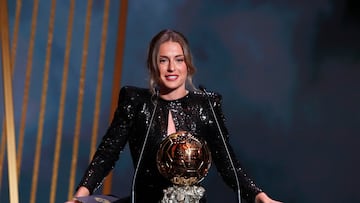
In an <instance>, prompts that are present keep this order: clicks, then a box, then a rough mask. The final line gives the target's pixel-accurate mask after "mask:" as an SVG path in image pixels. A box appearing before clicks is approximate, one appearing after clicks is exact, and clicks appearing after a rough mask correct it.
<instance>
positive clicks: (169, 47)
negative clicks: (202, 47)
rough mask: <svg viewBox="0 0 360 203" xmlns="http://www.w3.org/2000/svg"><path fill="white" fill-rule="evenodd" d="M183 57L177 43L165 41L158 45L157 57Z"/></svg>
mask: <svg viewBox="0 0 360 203" xmlns="http://www.w3.org/2000/svg"><path fill="white" fill-rule="evenodd" d="M173 54H176V55H183V49H182V47H181V45H180V44H179V43H178V42H173V41H167V42H164V43H162V44H161V45H160V47H159V55H173Z"/></svg>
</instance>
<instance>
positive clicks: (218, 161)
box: [70, 30, 278, 203]
mask: <svg viewBox="0 0 360 203" xmlns="http://www.w3.org/2000/svg"><path fill="white" fill-rule="evenodd" d="M147 67H148V70H149V74H150V88H149V89H142V88H137V87H130V86H126V87H123V88H121V91H120V95H119V100H118V106H117V109H116V111H115V114H114V118H113V121H112V123H111V125H110V126H109V128H108V130H107V132H106V134H105V135H104V137H103V139H102V142H101V143H100V145H99V146H98V149H97V151H96V153H95V155H94V157H93V160H92V162H91V163H90V165H89V167H88V169H87V171H86V172H85V174H84V176H83V178H82V180H81V182H80V184H79V186H78V188H77V191H76V193H75V197H80V196H88V195H90V194H92V193H93V192H94V191H95V190H96V189H97V188H98V187H99V186H100V185H101V183H102V181H103V179H104V177H105V176H106V175H107V174H108V173H109V172H110V170H112V169H113V168H114V165H115V162H116V161H117V160H118V158H119V153H120V152H121V151H122V150H123V149H124V147H125V145H126V143H129V147H130V152H131V156H132V159H133V164H134V167H135V176H134V177H135V178H134V182H133V195H132V197H133V198H134V199H133V201H134V202H150V203H152V202H159V201H160V200H161V199H162V198H163V195H164V194H163V190H164V189H166V188H168V187H169V186H171V185H172V183H171V182H170V181H169V180H167V179H166V178H164V177H163V176H162V175H161V174H160V172H159V171H158V169H157V163H156V153H157V150H158V149H159V146H160V143H161V141H162V140H164V139H165V138H166V137H167V136H168V135H170V134H173V133H175V132H178V131H187V132H189V133H191V134H192V135H193V136H195V137H197V138H199V139H203V140H205V141H206V142H207V144H208V147H209V149H210V152H211V156H212V160H213V162H214V164H215V165H216V168H217V170H218V172H219V173H220V174H221V176H222V178H223V180H224V181H225V182H226V183H227V185H229V186H230V187H232V188H233V189H234V190H235V191H236V190H238V191H241V196H242V197H243V198H244V199H246V200H247V201H248V202H249V203H250V202H255V203H278V201H275V200H272V199H271V198H269V197H268V196H267V195H266V194H265V193H264V192H263V191H262V190H261V189H259V188H258V187H257V186H256V185H255V184H254V182H253V181H252V180H251V179H250V178H249V177H248V176H247V175H246V173H245V171H244V170H243V169H242V167H241V165H240V163H239V161H238V160H236V157H235V154H234V152H233V151H232V149H231V146H230V145H229V142H228V132H227V129H226V127H225V123H224V120H225V119H224V116H223V113H222V109H221V96H220V95H219V94H216V93H207V92H206V91H199V90H196V88H194V86H193V83H192V76H193V75H194V73H195V67H194V65H193V63H192V57H191V53H190V49H189V45H188V42H187V40H186V38H185V37H184V36H183V35H182V34H181V33H179V32H177V31H173V30H163V31H161V32H159V33H158V34H157V35H156V36H155V37H154V38H153V39H152V41H151V42H150V46H149V50H148V59H147ZM210 104H211V105H212V106H210ZM214 115H216V117H215V116H214ZM217 118H218V119H217ZM220 129H221V130H220ZM224 135H225V139H222V138H223V136H224ZM144 143H145V144H144ZM225 143H226V145H225ZM229 155H230V157H229ZM233 168H236V172H237V173H236V175H235V174H234V170H233ZM238 186H240V187H238ZM239 188H240V190H239ZM202 201H205V198H203V199H202ZM70 202H72V201H70Z"/></svg>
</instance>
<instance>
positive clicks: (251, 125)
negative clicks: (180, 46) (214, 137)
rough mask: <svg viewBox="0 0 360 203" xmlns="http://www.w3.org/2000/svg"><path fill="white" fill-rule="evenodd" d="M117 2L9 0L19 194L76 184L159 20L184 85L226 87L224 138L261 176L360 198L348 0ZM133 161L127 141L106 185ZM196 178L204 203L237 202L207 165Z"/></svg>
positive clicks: (3, 193) (332, 199) (300, 197)
mask: <svg viewBox="0 0 360 203" xmlns="http://www.w3.org/2000/svg"><path fill="white" fill-rule="evenodd" d="M124 2H126V1H120V0H119V1H116V0H112V1H111V0H106V1H105V0H104V1H90V0H89V1H69V0H61V1H55V0H53V1H37V0H32V1H30V0H28V1H20V0H17V1H8V10H9V20H10V22H9V25H10V36H11V42H10V43H11V45H12V46H11V48H12V53H13V55H12V59H11V60H12V63H13V71H14V73H13V75H14V76H13V78H14V79H13V94H14V110H15V115H14V116H15V127H16V128H15V131H16V141H17V149H16V150H17V152H18V154H17V156H18V157H17V160H18V166H19V165H20V166H19V167H20V168H19V170H18V173H19V199H20V202H22V203H24V202H31V203H35V202H44V203H45V202H59V203H61V202H64V201H66V200H67V199H68V197H69V195H71V194H72V193H73V192H74V191H73V190H74V187H76V184H77V183H78V181H79V180H80V178H81V176H82V175H83V172H84V170H85V169H86V167H87V164H88V162H89V158H90V155H91V154H92V153H93V151H92V150H93V149H94V147H95V146H96V145H97V144H98V142H99V140H100V139H101V136H102V135H103V134H104V133H105V131H106V128H107V126H108V124H109V122H110V118H111V117H112V114H113V112H112V101H113V100H112V97H113V94H114V93H113V89H114V87H115V89H116V88H119V87H120V86H123V85H136V86H143V87H146V86H147V73H146V69H145V58H146V51H147V45H148V42H149V40H150V39H151V37H152V36H153V35H154V34H156V33H157V32H158V31H160V30H162V29H164V28H171V29H175V30H179V31H181V32H182V33H184V34H185V35H186V36H187V37H188V40H189V42H190V46H191V47H192V51H193V53H192V54H193V57H194V60H195V65H196V66H197V75H196V76H195V78H194V82H195V84H196V85H199V84H202V85H204V86H205V87H206V88H207V89H208V90H211V91H216V92H219V93H221V94H222V95H223V108H224V113H225V116H226V119H227V127H228V129H229V132H230V140H231V143H232V144H233V147H234V150H235V152H236V154H237V157H238V158H239V159H240V160H241V162H242V164H243V166H244V168H245V169H246V170H247V171H248V173H249V174H250V176H251V177H252V178H253V179H254V181H255V182H256V183H257V184H258V186H259V187H261V188H262V189H263V190H264V191H266V192H267V193H268V194H269V195H270V196H272V197H273V198H275V199H279V200H282V201H284V202H289V203H312V202H314V203H317V202H328V203H338V202H359V201H360V196H359V195H358V191H357V190H358V189H359V188H360V181H359V180H360V176H359V172H358V171H360V164H359V162H360V159H359V156H358V154H359V153H360V150H359V146H358V145H359V143H360V137H359V135H360V105H359V104H360V82H359V76H360V40H359V36H360V10H359V3H358V1H357V0H346V1H344V0H333V1H330V0H313V1H311V3H309V2H308V1H301V0H278V1H259V0H258V1H255V0H252V1H251V0H241V1H207V2H203V1H186V0H184V1H171V2H170V1H161V0H152V1H145V0H142V1H140V0H139V1H129V2H128V4H127V5H126V9H123V10H122V9H121V3H124ZM124 11H126V15H125V17H126V18H125V19H126V20H125V22H126V25H125V26H124V27H121V25H124V24H123V23H121V22H120V21H121V19H124V18H121V16H120V15H121V14H124V13H122V12H124ZM123 17H124V16H123ZM1 29H3V28H1ZM122 32H123V34H122V35H119V33H122ZM121 37H124V44H122V45H123V46H121V45H119V43H118V42H119V38H121ZM119 47H120V48H121V47H122V48H123V50H122V51H121V50H119ZM14 53H15V54H14ZM119 57H120V58H119ZM120 59H121V60H120ZM118 63H120V67H121V71H120V72H121V74H119V73H118V72H116V70H119V69H118V68H119V64H118ZM114 74H119V75H115V76H118V77H119V80H117V81H114ZM115 78H116V77H115ZM2 80H3V79H2V77H1V85H2ZM0 91H1V92H0V103H1V107H0V112H1V117H0V122H1V124H3V123H4V117H3V115H4V106H3V101H4V100H3V99H4V98H3V88H2V86H1V89H0ZM2 129H3V127H2ZM4 143H5V138H4V133H2V134H1V150H0V155H1V156H0V172H1V173H0V178H1V180H0V202H9V194H8V192H9V191H8V190H9V187H8V172H7V159H6V150H5V144H4ZM132 172H133V167H132V163H131V160H130V155H129V152H128V148H126V150H125V151H124V152H123V153H122V154H121V157H120V161H119V162H118V164H117V165H116V168H115V170H114V173H113V176H112V190H111V193H113V194H115V195H118V196H127V195H129V194H130V183H131V178H132ZM204 185H205V188H206V189H207V196H208V199H209V202H210V203H218V202H235V200H236V194H235V193H234V192H233V191H231V190H230V189H229V188H228V187H227V186H226V185H225V184H224V183H223V182H222V180H221V178H220V177H219V176H218V174H217V172H216V169H215V167H214V166H213V167H212V169H211V171H210V174H209V175H208V177H206V179H205V180H204ZM98 192H99V193H101V192H102V190H101V188H100V189H99V191H98Z"/></svg>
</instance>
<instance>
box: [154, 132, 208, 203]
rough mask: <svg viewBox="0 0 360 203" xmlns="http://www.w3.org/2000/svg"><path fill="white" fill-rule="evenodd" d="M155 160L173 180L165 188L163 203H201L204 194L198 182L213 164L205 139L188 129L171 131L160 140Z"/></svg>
mask: <svg viewBox="0 0 360 203" xmlns="http://www.w3.org/2000/svg"><path fill="white" fill-rule="evenodd" d="M156 159H157V167H158V169H159V171H160V173H161V174H162V175H163V176H164V177H165V178H167V179H169V180H170V181H171V182H172V183H173V185H172V186H170V187H168V188H167V189H164V196H163V199H162V200H161V203H198V202H199V200H200V199H201V198H202V197H203V195H204V193H205V189H204V188H203V187H201V186H200V185H199V184H198V183H199V182H201V181H202V180H203V179H204V177H205V176H206V175H207V173H208V171H209V168H210V166H211V154H210V150H209V148H208V146H207V145H206V142H205V141H202V140H200V139H197V138H196V137H194V136H193V135H191V134H190V133H189V132H187V131H179V132H176V133H173V134H170V135H169V136H168V137H167V138H165V139H164V140H163V141H162V142H161V144H160V148H159V150H158V152H157V157H156Z"/></svg>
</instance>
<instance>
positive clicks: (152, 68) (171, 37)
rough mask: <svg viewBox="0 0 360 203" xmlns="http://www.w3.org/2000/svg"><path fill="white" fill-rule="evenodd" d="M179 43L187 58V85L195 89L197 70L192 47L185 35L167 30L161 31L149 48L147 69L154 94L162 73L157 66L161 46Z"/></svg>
mask: <svg viewBox="0 0 360 203" xmlns="http://www.w3.org/2000/svg"><path fill="white" fill-rule="evenodd" d="M168 41H172V42H177V43H179V44H180V46H181V48H182V50H183V53H184V57H185V64H186V67H187V72H188V74H187V79H186V85H187V87H189V88H192V89H195V87H194V84H193V81H192V78H193V76H194V74H195V72H196V68H195V66H194V64H193V60H192V56H191V52H190V47H189V43H188V40H187V39H186V38H185V36H184V35H183V34H181V33H180V32H178V31H175V30H171V29H165V30H162V31H160V32H159V33H158V34H156V35H155V36H154V37H153V38H152V40H151V42H150V44H149V48H148V54H147V68H148V71H149V88H150V91H152V92H153V93H154V91H155V88H156V87H157V86H158V84H159V82H160V72H159V68H158V66H157V58H158V54H159V48H160V45H161V44H163V43H164V42H168Z"/></svg>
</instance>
